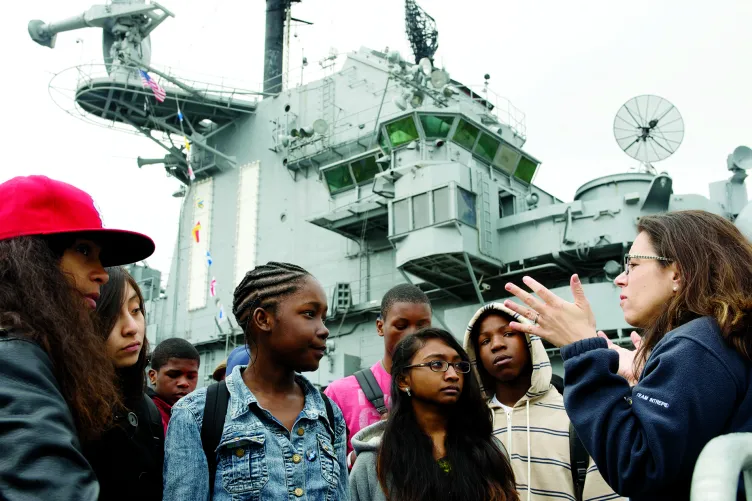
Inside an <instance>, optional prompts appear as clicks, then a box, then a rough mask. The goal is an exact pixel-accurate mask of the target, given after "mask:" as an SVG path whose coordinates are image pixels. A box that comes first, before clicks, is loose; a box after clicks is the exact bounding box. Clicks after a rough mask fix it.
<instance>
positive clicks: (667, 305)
mask: <svg viewBox="0 0 752 501" xmlns="http://www.w3.org/2000/svg"><path fill="white" fill-rule="evenodd" d="M638 231H639V233H638V235H637V237H636V238H635V240H634V242H633V244H632V248H631V249H630V251H629V254H627V255H626V256H624V262H625V270H624V272H623V273H622V274H621V275H619V276H618V277H617V278H616V280H615V281H614V284H615V285H616V286H617V287H619V288H620V289H621V298H620V300H621V302H620V304H621V307H622V310H623V311H624V319H625V320H626V321H627V322H628V323H629V324H631V325H633V326H635V327H639V328H641V329H643V331H644V337H643V339H642V343H641V346H640V348H639V350H638V353H637V359H636V360H635V361H633V360H631V359H630V358H629V357H625V356H621V357H620V356H619V355H618V354H617V353H616V352H614V350H609V349H608V344H607V342H606V340H605V339H602V338H600V337H597V336H596V330H595V328H596V326H595V317H594V315H593V312H592V310H591V309H590V305H589V303H588V301H587V298H586V297H585V294H584V291H583V289H582V285H581V284H580V280H579V278H578V277H577V275H574V276H573V277H572V280H571V288H572V293H573V295H574V298H575V302H574V303H569V302H567V301H564V300H562V299H561V298H559V297H558V296H556V295H555V294H554V293H552V292H551V291H549V290H548V289H546V288H545V287H543V286H542V285H541V284H539V283H538V282H536V281H535V280H533V279H531V278H529V277H525V278H524V279H523V280H524V282H525V284H527V285H528V287H530V288H531V289H532V290H533V291H534V292H535V293H536V294H537V295H538V298H540V299H538V298H536V297H534V296H533V295H531V294H529V293H527V292H525V291H523V290H522V289H520V288H519V287H517V286H515V285H513V284H507V290H509V291H510V292H512V293H513V294H514V295H516V296H517V297H519V298H520V299H521V300H522V301H524V303H525V304H526V305H527V307H525V306H520V305H518V304H516V303H513V302H511V301H506V302H505V305H506V306H507V307H509V308H510V309H513V310H514V311H515V312H517V313H518V314H520V315H523V316H526V317H527V318H528V319H529V320H531V321H533V322H531V323H528V324H522V323H518V322H512V323H510V327H512V328H513V329H515V330H519V331H522V332H526V333H528V334H532V335H538V336H541V337H542V338H544V339H547V340H548V341H550V342H551V343H553V344H554V345H556V346H561V347H562V349H561V355H562V358H563V359H564V371H565V379H566V381H567V386H566V391H565V393H564V405H565V407H566V409H567V412H568V414H569V417H570V419H571V421H572V424H574V427H575V429H576V431H577V435H578V436H579V437H580V439H581V440H582V443H583V444H584V445H585V448H586V449H587V450H588V452H590V454H591V456H592V457H593V459H594V460H595V462H596V464H597V465H598V469H599V470H600V471H601V473H602V474H603V477H604V479H605V480H606V481H607V482H608V483H609V484H610V485H611V487H613V488H614V490H615V491H616V492H618V493H619V494H622V495H627V496H629V497H630V499H632V500H637V501H639V500H653V499H689V494H690V482H691V479H692V474H693V470H694V467H695V463H696V462H697V458H698V456H699V455H700V452H701V451H702V449H703V447H705V445H706V444H707V443H708V442H709V441H710V440H711V439H713V438H714V437H716V436H718V435H722V434H726V433H733V432H752V391H750V381H752V264H751V263H752V244H750V242H749V241H748V240H747V239H746V238H745V237H744V236H743V235H742V234H741V233H740V232H739V230H738V229H737V228H736V227H735V226H734V225H733V224H731V223H730V222H729V221H727V220H725V219H723V218H722V217H720V216H717V215H714V214H711V213H709V212H705V211H681V212H670V213H667V214H661V215H656V216H647V217H643V218H641V219H640V221H639V223H638ZM635 366H636V367H637V368H639V370H638V371H636V372H637V374H638V375H639V378H637V383H636V385H635V386H634V387H630V384H629V380H630V379H632V378H633V377H634V372H635Z"/></svg>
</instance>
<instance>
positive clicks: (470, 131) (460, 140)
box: [452, 120, 479, 150]
mask: <svg viewBox="0 0 752 501" xmlns="http://www.w3.org/2000/svg"><path fill="white" fill-rule="evenodd" d="M478 132H479V131H478V128H477V127H476V126H474V125H472V124H470V123H468V122H465V121H464V120H460V123H459V124H458V125H457V130H456V131H454V137H452V140H453V141H454V142H455V143H457V144H459V145H460V146H462V147H464V148H467V149H468V150H472V149H473V146H475V138H477V137H478Z"/></svg>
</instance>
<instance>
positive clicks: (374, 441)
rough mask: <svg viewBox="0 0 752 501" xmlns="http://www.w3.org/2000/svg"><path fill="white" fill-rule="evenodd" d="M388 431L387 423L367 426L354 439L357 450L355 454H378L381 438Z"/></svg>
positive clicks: (382, 421)
mask: <svg viewBox="0 0 752 501" xmlns="http://www.w3.org/2000/svg"><path fill="white" fill-rule="evenodd" d="M384 429H386V421H384V420H381V421H378V422H376V423H373V424H372V425H370V426H366V427H365V428H363V429H362V430H360V431H359V432H358V433H356V434H355V436H354V437H353V438H352V446H353V449H354V450H355V454H356V455H358V454H360V453H362V452H368V451H370V452H377V451H378V450H379V446H380V445H381V437H382V435H383V434H384Z"/></svg>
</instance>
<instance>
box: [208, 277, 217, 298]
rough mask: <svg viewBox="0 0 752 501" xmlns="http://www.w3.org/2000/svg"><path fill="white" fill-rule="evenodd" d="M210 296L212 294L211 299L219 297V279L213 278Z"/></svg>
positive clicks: (210, 285)
mask: <svg viewBox="0 0 752 501" xmlns="http://www.w3.org/2000/svg"><path fill="white" fill-rule="evenodd" d="M209 294H211V297H215V296H216V295H217V279H216V278H214V277H212V279H211V283H210V284H209Z"/></svg>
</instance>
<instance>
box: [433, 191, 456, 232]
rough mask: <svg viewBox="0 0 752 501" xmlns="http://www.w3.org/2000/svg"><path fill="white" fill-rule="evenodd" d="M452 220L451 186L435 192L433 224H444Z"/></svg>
mask: <svg viewBox="0 0 752 501" xmlns="http://www.w3.org/2000/svg"><path fill="white" fill-rule="evenodd" d="M450 219H452V208H451V207H450V206H449V186H445V187H443V188H439V189H438V190H433V222H434V223H437V224H438V223H443V222H444V221H449V220H450Z"/></svg>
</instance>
